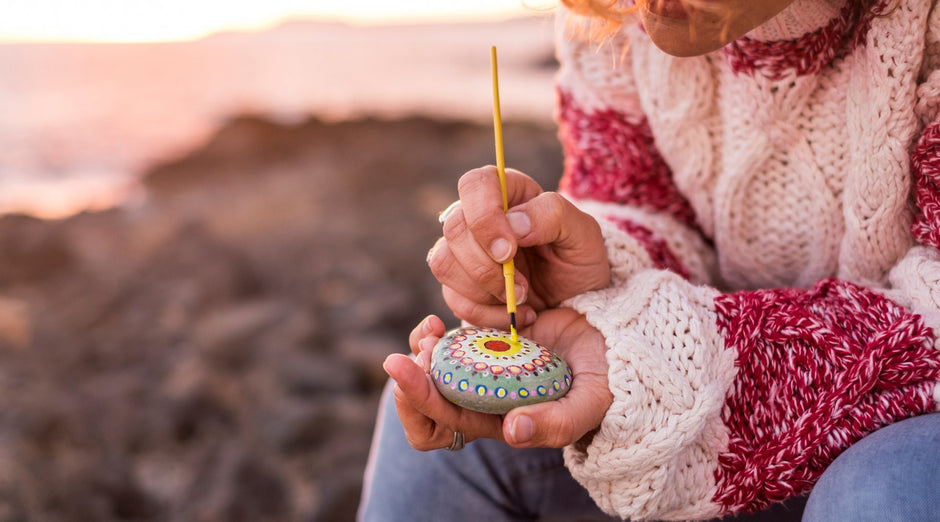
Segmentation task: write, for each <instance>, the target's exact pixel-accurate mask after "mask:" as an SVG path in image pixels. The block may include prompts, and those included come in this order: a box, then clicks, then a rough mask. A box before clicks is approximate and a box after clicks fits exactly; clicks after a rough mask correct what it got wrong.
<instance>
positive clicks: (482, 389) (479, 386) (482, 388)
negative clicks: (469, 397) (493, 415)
mask: <svg viewBox="0 0 940 522" xmlns="http://www.w3.org/2000/svg"><path fill="white" fill-rule="evenodd" d="M476 392H477V395H479V396H480V397H483V396H484V395H486V386H483V385H482V384H477V387H476Z"/></svg>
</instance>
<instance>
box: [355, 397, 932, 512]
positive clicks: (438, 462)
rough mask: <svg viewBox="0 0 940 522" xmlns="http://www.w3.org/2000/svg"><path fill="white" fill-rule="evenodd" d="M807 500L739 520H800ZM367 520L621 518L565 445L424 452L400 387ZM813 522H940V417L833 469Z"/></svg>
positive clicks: (376, 454)
mask: <svg viewBox="0 0 940 522" xmlns="http://www.w3.org/2000/svg"><path fill="white" fill-rule="evenodd" d="M806 502H807V501H806V499H805V498H796V499H792V500H791V501H789V502H786V503H784V504H779V505H776V506H774V507H773V508H771V509H769V510H767V511H764V512H761V513H755V514H752V515H741V516H737V517H728V518H727V520H728V521H733V522H790V521H796V520H800V515H801V513H802V512H803V506H804V504H805V503H806ZM359 520H360V522H404V521H408V522H430V521H434V522H439V521H443V520H446V521H449V522H465V521H485V522H503V521H523V520H541V521H559V522H560V521H572V522H574V521H577V522H587V521H613V520H619V519H617V518H611V517H609V516H606V515H605V514H604V513H602V512H601V511H600V510H599V509H598V508H597V506H596V505H595V504H594V502H593V501H592V500H591V498H590V496H589V495H588V494H587V492H586V491H585V490H584V488H582V487H581V486H580V485H579V484H578V483H577V482H576V481H575V480H574V479H573V478H572V477H571V475H570V474H569V473H568V471H567V470H566V469H565V467H564V462H563V459H562V455H561V450H555V449H542V448H537V449H514V448H511V447H509V446H507V445H505V444H503V443H500V442H497V441H492V440H477V441H474V442H472V443H469V444H467V447H466V448H464V449H463V450H461V451H456V452H450V451H443V450H439V451H430V452H420V451H416V450H414V449H412V448H411V446H409V445H408V442H407V440H406V439H405V436H404V432H403V430H402V427H401V424H400V423H399V421H398V415H397V414H396V413H395V406H394V401H392V400H391V393H390V389H386V393H385V396H384V397H383V400H382V406H381V411H380V412H379V418H378V423H377V426H376V434H375V438H374V440H373V447H372V454H371V455H370V459H369V466H368V469H367V470H366V477H365V487H364V491H363V500H362V504H361V505H360V508H359ZM804 520H808V521H817V520H819V521H835V520H852V521H855V520H879V521H891V520H905V521H906V520H912V521H913V520H916V521H931V520H937V521H940V414H930V415H925V416H921V417H915V418H913V419H908V420H905V421H902V422H899V423H897V424H894V425H892V426H889V427H886V428H884V429H882V430H880V431H877V432H875V433H873V434H871V435H869V436H868V437H866V438H864V439H862V441H860V442H858V443H857V444H856V445H854V446H853V447H851V448H850V449H849V450H847V451H846V452H845V453H843V455H841V456H840V457H839V458H838V459H836V461H835V462H834V463H833V464H832V465H831V466H830V468H829V469H828V470H827V471H826V472H825V473H824V474H823V476H822V478H821V480H820V482H819V484H818V485H817V486H816V489H815V490H814V491H813V493H812V495H811V496H810V500H809V504H808V505H807V507H806V513H805V518H804Z"/></svg>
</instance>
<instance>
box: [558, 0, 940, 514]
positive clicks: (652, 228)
mask: <svg viewBox="0 0 940 522" xmlns="http://www.w3.org/2000/svg"><path fill="white" fill-rule="evenodd" d="M933 3H934V2H933V1H929V0H882V2H881V3H880V4H879V5H877V6H876V7H875V8H874V9H873V10H865V9H863V8H861V7H860V6H859V5H858V3H857V2H855V1H853V0H796V2H795V3H794V4H792V5H791V6H790V7H788V8H787V9H786V10H784V11H783V12H782V13H781V14H780V15H778V16H777V17H775V18H774V19H772V20H770V21H769V22H767V23H765V24H764V25H762V26H761V27H759V28H757V29H756V30H754V31H752V32H751V33H749V34H747V35H746V36H745V37H743V38H741V39H739V40H737V41H735V42H733V43H732V44H730V45H728V46H726V47H725V48H723V49H721V50H719V51H716V52H713V53H710V54H708V55H705V56H701V57H694V58H675V57H671V56H668V55H666V54H664V53H662V52H660V51H659V50H658V49H656V48H655V47H654V46H653V45H652V43H651V42H650V41H649V39H648V38H647V37H646V35H645V34H644V32H643V30H642V28H641V27H639V26H637V25H636V24H629V25H628V26H626V27H624V29H623V30H622V31H620V33H619V34H618V35H616V36H615V37H614V38H613V39H612V40H611V41H608V42H606V43H604V44H603V45H601V46H600V47H598V45H597V44H596V43H593V42H590V41H588V40H587V38H586V37H583V36H580V34H581V33H578V32H577V31H571V30H570V29H571V28H572V27H575V26H577V25H578V24H580V23H583V21H582V20H578V19H576V18H575V16H574V15H573V14H570V13H567V12H565V11H561V12H560V13H559V24H558V27H559V29H558V34H559V37H558V55H559V59H560V61H561V64H562V68H561V70H560V71H559V75H558V90H559V101H560V105H559V109H558V113H557V117H558V120H559V124H560V136H561V139H562V141H563V144H564V147H565V151H566V169H565V175H564V178H563V179H562V183H561V191H562V193H564V194H565V195H566V196H567V197H569V198H570V199H571V200H572V201H574V202H575V203H576V204H578V205H579V206H580V207H581V208H582V209H584V210H586V211H587V212H589V213H591V214H592V215H594V216H595V217H596V218H597V219H598V221H599V222H601V225H602V229H603V230H604V234H605V241H606V244H607V247H608V252H609V257H610V261H611V267H612V271H613V277H612V284H611V286H610V287H609V288H606V289H604V290H600V291H596V292H589V293H587V294H584V295H581V296H577V297H575V298H573V299H571V300H569V301H568V302H566V303H565V304H566V306H571V307H573V308H575V309H576V310H578V311H580V312H582V313H584V314H585V315H586V317H587V319H588V320H589V321H590V322H591V324H593V325H594V326H595V327H597V328H598V329H599V330H600V331H601V332H602V333H603V334H604V336H605V338H606V340H607V344H608V348H609V350H608V361H609V363H610V374H609V377H610V386H611V390H612V392H613V395H614V403H613V405H612V406H611V408H610V410H609V411H608V412H607V414H606V416H605V418H604V420H603V423H602V424H601V426H600V429H599V431H598V433H597V434H596V435H595V436H594V437H593V439H592V440H591V442H590V443H588V444H586V445H579V444H576V445H573V446H569V447H568V448H566V449H565V458H566V463H567V465H568V467H569V468H570V470H571V472H572V474H573V475H574V477H575V478H576V479H577V480H578V481H579V482H581V483H582V484H583V485H584V486H585V487H586V488H587V489H588V490H589V491H590V493H591V495H592V496H593V498H594V499H595V501H597V503H598V504H599V505H600V506H601V507H602V508H603V509H604V510H605V511H607V512H609V513H612V514H617V515H620V516H623V517H629V518H631V519H634V520H638V519H704V518H710V517H716V516H721V515H724V514H728V513H735V512H741V511H756V510H759V509H762V508H764V507H766V506H767V505H768V504H770V503H773V502H776V501H780V500H782V499H785V498H788V497H791V496H795V495H798V494H801V493H805V492H806V491H808V490H809V489H810V488H811V487H812V485H813V484H814V482H815V481H816V479H817V478H818V477H819V475H820V474H821V473H822V472H823V470H825V468H826V466H828V465H829V463H830V462H831V461H832V460H833V459H834V458H835V457H836V456H837V455H838V454H839V453H840V452H842V451H843V450H845V449H846V448H847V447H848V446H850V445H851V444H853V443H854V442H855V441H857V440H859V439H860V438H861V437H863V436H864V435H865V434H867V433H870V432H871V431H873V430H876V429H878V428H879V427H881V426H884V425H886V424H889V423H892V422H895V421H898V420H900V419H903V418H906V417H910V416H913V415H918V414H923V413H927V412H932V411H936V410H937V409H938V405H940V385H938V380H940V344H938V341H937V339H938V334H940V251H938V248H940V122H938V112H940V9H933V5H932V4H933Z"/></svg>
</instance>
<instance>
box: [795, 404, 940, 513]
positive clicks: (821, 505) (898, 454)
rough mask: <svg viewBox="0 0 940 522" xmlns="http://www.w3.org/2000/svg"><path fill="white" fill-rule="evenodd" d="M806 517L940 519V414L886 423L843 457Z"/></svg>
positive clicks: (809, 504) (827, 473) (824, 480)
mask: <svg viewBox="0 0 940 522" xmlns="http://www.w3.org/2000/svg"><path fill="white" fill-rule="evenodd" d="M803 520H805V521H807V522H815V521H830V520H852V521H858V522H864V521H867V520H871V521H878V522H892V521H897V522H901V521H905V522H906V521H911V522H914V521H916V522H929V521H940V413H931V414H929V415H921V416H919V417H913V418H910V419H907V420H903V421H901V422H897V423H895V424H891V425H890V426H886V427H884V428H882V429H880V430H878V431H876V432H874V433H872V434H870V435H868V436H867V437H865V438H863V439H862V440H860V441H858V442H857V443H855V444H854V445H853V446H852V447H850V448H849V449H847V450H846V451H845V452H843V453H842V454H841V455H839V457H838V458H836V460H835V461H833V463H832V464H830V465H829V468H828V469H827V470H826V471H825V473H823V475H822V477H821V478H820V479H819V482H817V483H816V487H815V488H813V492H812V493H811V494H810V497H809V501H808V502H807V503H806V512H805V514H804V517H803Z"/></svg>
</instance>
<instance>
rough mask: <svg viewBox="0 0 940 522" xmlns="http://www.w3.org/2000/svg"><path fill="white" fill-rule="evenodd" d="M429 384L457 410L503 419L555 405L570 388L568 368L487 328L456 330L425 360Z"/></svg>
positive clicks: (539, 349) (526, 341)
mask: <svg viewBox="0 0 940 522" xmlns="http://www.w3.org/2000/svg"><path fill="white" fill-rule="evenodd" d="M431 378H432V379H434V384H435V386H437V389H438V391H440V392H441V395H443V396H444V397H445V398H447V400H449V401H451V402H453V403H454V404H456V405H458V406H462V407H464V408H467V409H470V410H474V411H479V412H483V413H500V414H502V413H506V412H508V411H509V410H511V409H513V408H516V407H518V406H525V405H528V404H537V403H539V402H545V401H548V400H554V399H560V398H561V397H563V396H564V395H565V394H566V393H568V389H569V388H570V386H571V369H570V368H569V367H568V363H566V362H565V361H564V360H562V359H561V357H558V356H557V355H556V354H554V353H553V352H552V351H551V350H549V349H548V348H545V347H543V346H541V345H539V344H538V343H536V342H534V341H532V340H529V339H526V338H525V337H519V338H518V340H516V341H514V340H513V339H512V336H511V335H510V334H509V333H508V332H503V331H500V330H496V329H493V328H476V327H468V328H457V329H455V330H452V331H450V332H448V334H447V335H445V336H444V337H442V338H441V339H440V340H439V341H438V342H437V345H436V346H435V347H434V351H433V353H432V354H431Z"/></svg>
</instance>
